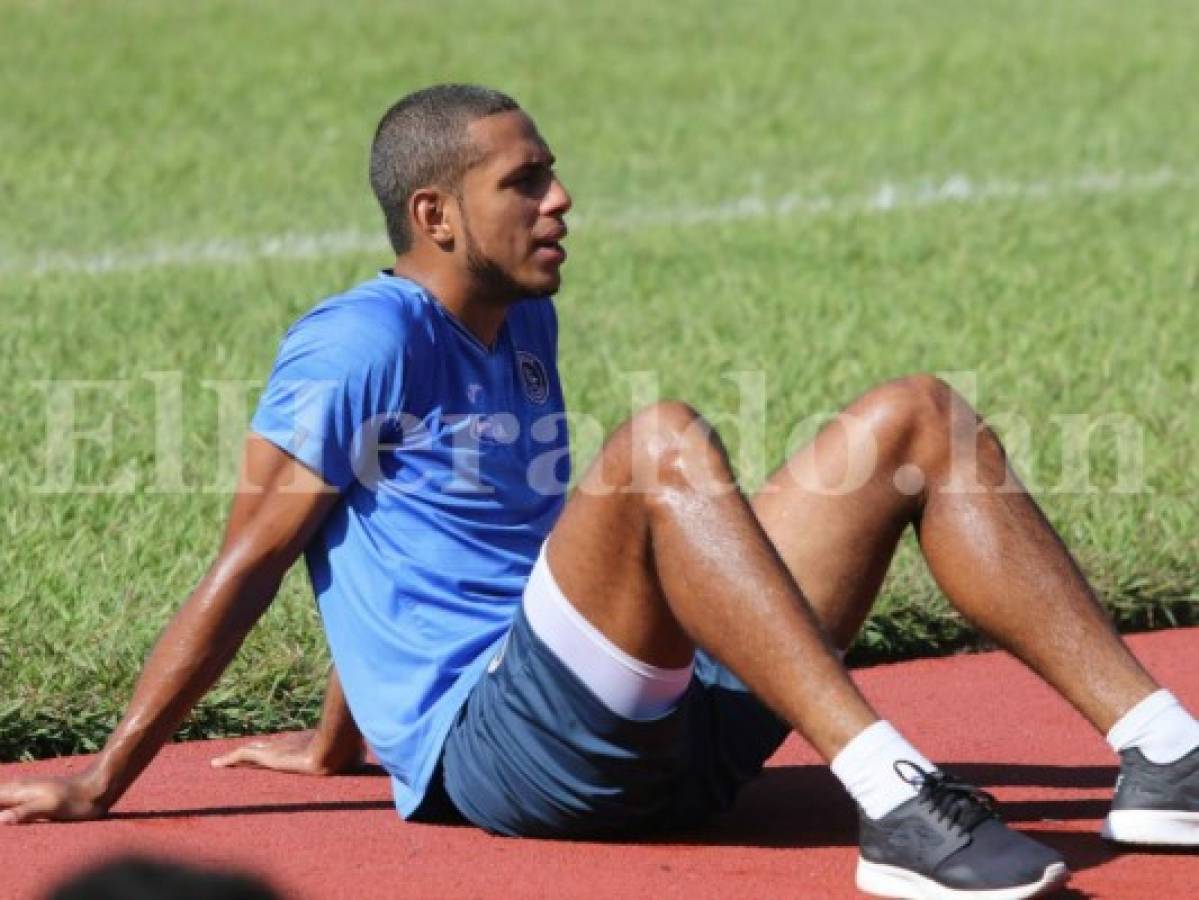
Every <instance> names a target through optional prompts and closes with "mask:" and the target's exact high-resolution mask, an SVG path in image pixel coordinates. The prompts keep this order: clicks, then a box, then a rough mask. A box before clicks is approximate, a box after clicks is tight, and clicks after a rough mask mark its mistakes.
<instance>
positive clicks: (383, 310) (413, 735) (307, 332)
mask: <svg viewBox="0 0 1199 900" xmlns="http://www.w3.org/2000/svg"><path fill="white" fill-rule="evenodd" d="M556 345H557V320H556V317H555V313H554V307H553V304H552V302H551V301H550V300H549V299H548V298H543V299H533V300H526V301H523V302H521V303H518V304H516V305H514V306H513V307H511V308H510V309H509V311H508V315H507V317H506V319H505V321H504V324H503V326H502V327H501V329H500V332H499V334H498V336H497V338H496V341H495V343H494V345H493V346H492V347H487V346H485V345H484V344H482V343H481V342H480V341H479V340H478V339H477V338H476V337H475V336H474V335H472V334H471V333H470V332H469V331H468V330H467V329H466V328H465V327H464V326H463V325H462V324H461V323H460V322H459V321H458V320H457V319H456V318H455V317H454V316H453V315H452V314H451V313H450V312H449V311H448V310H446V309H445V307H443V306H442V305H441V304H440V303H439V302H438V301H437V300H436V299H435V298H434V297H432V296H431V295H430V294H429V293H428V292H426V291H425V290H424V289H423V288H421V287H420V286H419V285H417V284H415V283H413V282H411V281H408V280H406V279H403V278H399V277H396V276H392V275H390V274H389V273H382V274H381V275H380V276H379V277H378V278H376V279H374V280H372V281H368V282H366V283H364V284H361V285H358V286H357V287H355V288H353V289H351V290H350V291H348V292H346V293H345V294H342V295H339V296H336V297H332V298H330V299H328V300H326V301H324V302H322V303H320V304H319V305H318V306H316V307H315V308H314V309H313V310H311V311H310V312H309V313H308V314H306V315H305V316H303V317H302V318H301V319H300V320H299V321H297V322H296V323H295V324H294V325H293V326H292V327H291V329H290V330H289V331H288V332H287V335H286V336H285V337H284V339H283V342H282V344H281V346H280V348H279V352H278V356H277V358H276V361H275V365H274V369H273V370H272V372H271V375H270V379H269V381H268V383H267V386H266V389H265V391H264V392H263V394H262V397H261V399H260V401H259V405H258V409H257V411H256V413H255V415H254V418H253V422H252V425H251V428H252V429H253V431H255V432H256V433H258V434H259V435H261V436H262V437H264V438H266V439H267V440H269V441H271V442H272V443H274V444H275V445H277V446H278V447H280V448H282V449H283V450H285V451H286V452H287V453H289V454H291V455H292V456H294V457H296V458H297V459H298V460H299V461H301V462H302V463H304V464H305V465H306V466H307V467H308V468H310V469H312V470H313V471H315V472H316V473H318V474H319V475H320V476H321V477H322V478H323V479H324V480H325V481H326V482H328V483H329V484H330V485H332V486H333V487H335V488H337V489H338V490H339V491H340V492H341V498H340V500H339V501H338V503H337V504H336V505H335V506H334V507H333V509H332V511H331V512H330V514H329V516H328V517H327V519H326V520H325V521H324V523H323V524H322V526H321V528H320V531H319V533H318V534H317V535H316V536H315V538H314V539H313V540H312V542H311V543H310V545H309V546H308V548H307V549H306V551H305V558H306V562H307V565H308V572H309V577H310V578H311V580H312V585H313V590H314V592H315V594H316V597H317V603H318V606H319V608H320V613H321V618H322V620H323V622H324V626H325V631H326V634H327V638H328V642H329V648H330V651H331V653H332V655H333V660H334V663H335V665H336V667H337V672H338V675H339V677H340V678H341V682H342V686H343V689H344V691H345V694H346V699H347V702H348V703H349V706H350V710H351V712H352V713H353V716H354V720H355V722H356V723H357V724H358V727H359V728H360V729H361V730H362V733H363V735H364V736H365V738H366V740H367V742H368V743H369V744H370V746H371V748H372V749H373V750H374V752H375V754H376V755H377V756H378V758H379V760H380V762H381V763H382V764H383V766H384V768H386V769H387V771H388V773H389V774H390V775H391V776H392V785H393V788H394V791H395V798H396V805H397V807H398V808H399V811H400V813H401V814H402V815H404V816H408V815H410V814H411V813H412V812H413V811H414V810H415V809H416V807H417V806H418V805H419V804H420V801H421V799H422V798H423V796H424V793H425V790H426V788H427V786H428V783H429V779H430V777H431V775H432V772H433V769H434V767H435V765H436V762H437V758H438V756H439V754H440V750H441V746H442V744H443V743H444V740H445V736H446V734H447V732H448V730H449V727H450V724H451V721H452V719H453V717H454V715H455V714H456V713H457V711H458V710H459V708H460V707H461V705H462V703H463V702H464V701H465V699H466V696H467V694H468V693H469V691H470V689H471V687H472V686H473V685H474V683H475V682H476V681H477V680H478V678H479V676H480V675H481V674H482V670H483V668H484V667H485V666H486V664H487V662H488V661H489V659H490V658H491V656H492V655H493V654H494V652H495V651H496V650H497V649H498V645H499V643H500V641H501V640H502V639H503V636H504V634H505V633H506V632H507V630H508V628H509V626H510V624H511V622H512V619H513V617H514V616H515V613H516V609H517V606H518V604H519V602H520V597H521V592H522V590H523V588H524V584H525V581H526V580H527V579H528V576H529V573H530V572H531V571H532V568H533V564H534V562H535V561H536V558H537V553H538V550H539V548H540V545H541V543H542V542H543V541H544V540H545V538H546V536H547V535H548V534H549V531H550V528H551V527H552V526H553V523H554V521H555V520H556V519H557V516H558V514H559V512H560V511H561V508H562V503H563V495H564V492H565V487H566V482H567V481H568V480H569V476H570V460H569V450H568V441H567V429H566V422H565V416H564V408H563V400H562V391H561V387H560V384H559V380H558V372H557V366H556V349H557V347H556Z"/></svg>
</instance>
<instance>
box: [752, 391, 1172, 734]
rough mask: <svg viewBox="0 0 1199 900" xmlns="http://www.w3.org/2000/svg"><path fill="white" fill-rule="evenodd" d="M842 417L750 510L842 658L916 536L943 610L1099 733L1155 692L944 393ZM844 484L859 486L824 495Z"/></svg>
mask: <svg viewBox="0 0 1199 900" xmlns="http://www.w3.org/2000/svg"><path fill="white" fill-rule="evenodd" d="M846 413H848V424H847V425H839V424H838V425H833V426H830V427H829V428H826V429H825V430H824V431H823V432H822V433H821V434H820V435H819V436H818V437H817V438H816V440H815V442H814V443H813V444H812V445H810V446H808V447H807V448H805V449H804V450H802V451H800V453H799V454H797V455H796V456H795V457H794V458H793V459H792V460H790V461H789V462H788V463H787V464H786V465H784V466H783V467H782V468H781V469H779V471H778V472H776V473H775V474H774V475H773V476H772V477H771V479H770V480H769V481H768V483H767V485H766V486H765V487H764V488H763V490H762V491H761V492H760V493H759V494H758V496H757V497H755V498H754V510H755V512H756V513H757V514H758V517H759V519H760V521H761V522H762V526H763V527H764V528H765V530H766V532H767V534H769V536H770V539H771V541H772V542H773V543H774V546H775V547H776V548H777V550H778V552H779V554H780V555H781V556H782V558H783V560H784V561H785V562H786V564H787V567H788V569H789V570H790V571H791V573H792V575H793V576H794V577H795V579H796V580H797V581H798V582H799V584H800V585H801V586H802V588H803V590H804V593H805V595H806V596H807V597H808V599H809V601H810V602H811V604H812V606H813V608H814V609H815V610H816V613H817V615H818V616H819V617H820V618H821V620H822V621H823V622H824V624H825V626H826V628H828V630H829V632H830V633H831V635H832V636H833V639H834V640H835V641H836V642H837V643H838V645H839V646H841V647H845V646H848V644H849V642H850V641H852V639H853V636H854V635H855V634H856V633H857V631H858V629H859V628H860V626H861V623H862V621H863V620H864V619H865V616H866V615H867V613H868V612H869V609H870V606H871V604H872V603H873V600H874V597H875V595H876V593H877V591H878V587H879V584H880V583H881V581H882V578H883V576H884V574H885V571H886V567H887V564H888V562H889V560H890V558H891V555H892V553H893V551H894V548H895V545H896V542H897V541H898V539H899V536H900V535H901V534H902V532H903V529H904V528H906V527H907V526H908V525H909V524H911V525H913V526H914V527H915V529H916V534H917V536H918V538H919V540H920V546H921V549H922V551H923V553H924V556H925V558H926V559H927V561H928V565H929V568H930V569H931V571H932V573H933V575H934V577H935V578H936V579H937V582H938V584H939V585H940V586H941V588H942V589H943V590H944V592H945V594H946V596H947V597H948V599H949V600H950V602H951V603H952V604H953V605H954V606H955V607H956V608H957V609H958V610H959V611H960V612H961V613H962V614H963V615H964V616H966V618H967V619H969V620H970V621H971V622H972V623H974V624H975V625H976V626H978V627H979V628H980V629H981V630H982V631H983V632H984V633H986V634H987V635H989V636H990V637H992V638H993V639H995V640H996V641H997V642H998V643H999V644H1000V645H1001V646H1003V647H1005V648H1006V649H1008V650H1010V651H1011V652H1013V653H1014V654H1015V655H1016V656H1018V657H1019V658H1020V659H1022V660H1023V661H1024V662H1026V663H1027V664H1028V665H1029V666H1030V667H1031V668H1032V669H1033V670H1034V671H1036V672H1037V673H1039V674H1040V675H1041V676H1042V677H1044V678H1045V679H1046V680H1047V681H1048V682H1049V683H1050V684H1052V685H1053V686H1054V687H1055V688H1057V690H1058V691H1059V692H1061V693H1062V694H1063V695H1064V696H1065V697H1066V699H1068V700H1069V701H1070V702H1071V703H1072V704H1073V705H1074V706H1075V707H1076V708H1077V709H1078V710H1079V711H1080V712H1082V714H1083V715H1084V716H1086V718H1087V719H1089V720H1090V721H1091V722H1092V723H1093V724H1094V725H1095V727H1096V728H1098V729H1099V730H1100V731H1101V732H1104V733H1106V732H1107V731H1108V730H1109V729H1110V728H1111V727H1112V725H1113V724H1114V723H1115V722H1116V720H1117V719H1118V718H1119V717H1120V716H1122V715H1123V714H1124V713H1125V712H1127V711H1128V710H1129V709H1131V708H1132V707H1133V706H1134V705H1135V704H1136V703H1138V702H1139V701H1140V700H1142V699H1144V698H1145V697H1147V696H1148V695H1149V694H1151V693H1152V692H1153V691H1155V690H1156V689H1157V685H1156V684H1155V683H1154V681H1153V679H1152V678H1150V676H1149V675H1148V674H1147V673H1146V672H1145V670H1144V669H1143V668H1142V667H1141V666H1140V664H1139V663H1138V662H1137V661H1136V659H1135V658H1134V657H1133V656H1132V654H1131V653H1130V652H1129V651H1128V649H1127V648H1126V647H1125V645H1124V643H1123V642H1122V641H1121V640H1120V638H1119V636H1118V635H1117V634H1116V632H1115V630H1114V629H1113V627H1112V625H1111V622H1110V620H1109V618H1108V616H1107V614H1106V613H1105V612H1104V611H1103V609H1102V607H1101V606H1100V605H1099V604H1098V602H1097V601H1096V599H1095V596H1094V594H1093V592H1092V591H1091V589H1090V587H1089V586H1088V584H1087V582H1086V580H1085V578H1084V577H1083V575H1082V573H1081V572H1080V570H1079V568H1078V566H1077V564H1076V563H1075V562H1074V560H1073V559H1072V558H1071V556H1070V554H1069V552H1068V551H1067V550H1066V548H1065V545H1064V544H1063V543H1062V541H1061V539H1060V538H1059V537H1058V536H1057V534H1056V533H1055V532H1054V531H1053V529H1052V527H1051V526H1050V525H1049V523H1048V522H1047V521H1046V519H1045V517H1044V515H1043V514H1042V513H1041V511H1040V509H1038V507H1037V505H1036V503H1035V502H1034V501H1033V499H1032V498H1031V497H1030V496H1029V495H1028V493H1027V492H1026V491H1025V490H1024V489H1023V487H1022V486H1021V485H1020V483H1019V481H1018V479H1017V478H1016V475H1015V474H1014V473H1013V472H1012V471H1011V469H1010V467H1009V466H1008V465H1007V461H1006V458H1005V454H1004V451H1003V448H1002V446H1001V445H1000V443H999V441H998V439H997V438H996V437H995V435H994V434H993V433H992V432H991V431H990V429H988V428H987V427H986V426H985V425H982V424H981V423H980V421H979V419H978V416H977V415H976V413H975V412H974V411H973V410H972V409H970V408H969V406H968V405H967V404H966V402H965V401H964V400H963V399H962V398H961V397H959V396H958V395H957V394H955V393H954V392H953V391H952V389H951V388H949V386H948V385H946V384H944V383H943V382H941V381H939V380H937V379H935V378H932V377H927V376H916V377H912V378H907V379H901V380H899V381H895V382H890V383H888V384H886V385H883V386H881V387H879V388H876V389H875V390H873V391H870V392H869V393H867V394H866V395H864V396H863V397H861V398H859V399H858V400H857V401H855V402H854V403H853V404H852V405H850V406H849V407H848V408H847V410H846ZM847 429H848V432H847ZM955 429H957V430H956V433H955ZM955 440H956V441H958V442H959V444H958V452H957V453H956V454H955V448H954V441H955ZM963 442H969V446H966V447H964V448H963V446H962V445H963ZM855 454H856V456H855ZM955 460H966V461H968V462H972V463H973V465H972V466H970V468H971V469H972V471H965V472H954V471H952V467H953V464H954V462H955ZM856 469H868V472H866V471H864V472H862V473H861V474H860V477H859V473H857V472H855V470H856ZM847 473H850V474H849V475H848V476H847ZM847 478H857V479H858V481H859V482H860V484H858V485H857V486H856V487H855V489H854V490H852V491H846V492H834V491H832V490H830V489H829V487H830V486H832V485H839V484H845V483H847Z"/></svg>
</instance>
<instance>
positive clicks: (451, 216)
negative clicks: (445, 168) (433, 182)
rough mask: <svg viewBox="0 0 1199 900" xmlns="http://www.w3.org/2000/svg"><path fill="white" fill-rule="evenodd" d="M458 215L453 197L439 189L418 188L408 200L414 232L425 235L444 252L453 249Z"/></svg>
mask: <svg viewBox="0 0 1199 900" xmlns="http://www.w3.org/2000/svg"><path fill="white" fill-rule="evenodd" d="M456 214H457V207H456V206H455V203H454V198H453V196H452V195H451V194H450V193H448V192H447V191H443V190H441V189H439V188H435V187H427V188H417V189H416V190H415V191H413V192H412V196H411V197H410V198H409V199H408V215H409V217H410V218H411V221H412V230H413V232H419V233H421V234H423V235H425V236H426V237H427V238H429V240H431V241H432V242H433V243H435V244H437V245H438V246H439V247H441V248H442V249H443V250H449V249H450V248H451V247H453V244H454V221H455V217H456Z"/></svg>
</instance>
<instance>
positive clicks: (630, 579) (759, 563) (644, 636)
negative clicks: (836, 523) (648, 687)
mask: <svg viewBox="0 0 1199 900" xmlns="http://www.w3.org/2000/svg"><path fill="white" fill-rule="evenodd" d="M548 558H549V565H550V569H551V570H552V572H553V573H554V576H555V577H556V579H557V581H558V584H559V585H560V586H561V588H562V591H563V593H564V594H565V595H566V596H567V597H569V598H570V601H571V603H572V604H573V605H574V606H575V608H576V609H577V610H578V612H579V613H580V614H581V615H582V616H583V617H584V618H585V619H586V620H587V621H588V622H590V623H591V624H592V625H593V626H594V627H595V628H597V629H598V630H599V631H600V632H601V633H603V634H604V635H605V636H606V637H607V638H608V639H610V640H611V641H612V642H613V643H614V644H615V645H616V646H617V647H619V648H620V649H621V650H623V651H624V652H626V653H628V654H630V655H631V656H633V657H635V658H637V659H639V660H642V661H643V662H646V663H649V664H651V665H655V666H661V667H667V668H673V667H679V666H683V665H686V664H687V663H688V661H689V660H690V659H691V657H692V655H693V653H694V647H695V645H696V644H698V645H700V646H703V647H704V648H706V649H707V650H708V651H709V652H711V653H712V654H713V655H715V656H716V657H717V658H718V659H720V660H721V661H722V662H724V663H725V664H727V665H728V666H729V668H730V669H732V670H733V671H734V672H736V673H737V675H738V676H739V677H740V678H741V679H742V681H744V682H745V683H746V684H747V685H749V687H750V688H751V689H752V690H753V691H754V692H755V694H757V695H758V696H759V697H760V698H761V699H762V700H763V701H764V702H765V703H766V704H767V705H768V706H770V707H771V708H772V709H774V710H775V711H776V712H777V713H778V714H779V715H780V716H782V717H783V718H784V719H786V720H787V721H788V722H789V723H791V725H792V726H793V727H795V728H796V729H797V730H799V731H800V732H801V733H803V734H804V736H805V737H807V738H808V740H809V741H811V743H812V744H813V745H814V746H815V748H816V749H817V750H818V751H819V752H820V753H821V754H822V755H823V756H824V757H825V758H826V759H832V758H833V757H834V756H836V754H837V753H838V752H839V751H840V750H841V749H842V748H843V747H844V746H845V744H846V743H848V742H849V740H850V739H851V738H853V737H855V736H856V735H857V734H858V733H860V732H861V731H862V730H864V729H865V728H866V727H867V726H869V725H871V724H872V723H873V722H875V721H877V718H878V717H877V716H876V715H875V714H874V712H873V710H872V709H871V708H870V706H869V705H868V704H867V702H866V701H865V699H863V698H862V696H861V694H860V693H859V692H858V690H857V688H856V687H855V686H854V685H853V683H852V681H850V679H849V677H848V675H847V674H846V673H845V671H844V669H843V668H842V667H841V664H840V661H839V660H838V659H837V657H836V655H835V654H834V653H833V651H832V648H831V647H830V645H829V643H828V640H827V638H826V637H825V635H824V633H823V630H822V629H821V627H820V625H819V623H818V622H817V620H816V618H815V616H814V615H813V614H812V612H811V610H810V609H809V607H808V605H807V603H806V601H805V600H804V597H803V594H802V592H801V591H800V589H799V587H798V586H797V585H796V583H795V581H794V579H793V578H792V577H791V575H790V573H789V572H788V571H787V569H786V567H785V566H784V565H783V563H782V561H781V560H780V559H779V556H778V554H777V553H776V552H775V550H774V548H773V547H772V546H771V544H770V542H769V540H768V539H767V537H766V534H765V533H764V532H763V530H762V528H761V525H760V524H759V523H758V520H757V518H756V516H755V515H754V514H753V511H752V509H751V508H750V507H749V504H748V503H747V502H746V501H745V499H744V498H743V497H742V495H741V494H740V492H739V491H738V490H737V488H736V485H735V484H734V482H733V478H732V474H731V472H730V470H729V467H728V463H727V460H726V458H725V455H724V452H723V449H722V448H721V447H720V445H719V443H718V442H717V441H716V440H715V438H714V436H713V435H712V434H711V433H710V431H709V430H708V429H707V427H706V426H705V425H704V423H703V421H702V420H701V419H700V418H699V417H698V416H697V415H696V414H695V413H694V412H693V411H692V410H691V409H689V408H687V407H685V406H682V405H680V404H669V403H668V404H660V405H658V406H655V407H651V408H650V409H649V410H646V411H645V412H643V413H641V414H639V415H638V416H637V417H635V418H634V419H633V420H631V421H630V422H629V423H627V424H626V425H625V426H623V427H622V428H620V429H619V430H618V431H617V432H616V433H615V434H614V435H613V436H612V438H611V439H610V440H609V441H608V443H607V444H606V445H605V446H604V448H603V450H602V451H601V453H600V456H599V458H598V459H597V460H596V462H595V463H594V464H593V465H592V467H591V469H590V470H589V471H588V472H587V473H586V474H585V475H584V477H583V479H582V480H581V481H580V483H579V485H578V488H577V490H576V491H575V493H574V494H573V495H572V497H571V498H570V501H569V502H568V503H567V506H566V509H565V511H564V512H563V514H562V517H561V518H560V519H559V521H558V524H557V525H556V526H555V528H554V530H553V532H552V533H551V535H550V538H549V542H548Z"/></svg>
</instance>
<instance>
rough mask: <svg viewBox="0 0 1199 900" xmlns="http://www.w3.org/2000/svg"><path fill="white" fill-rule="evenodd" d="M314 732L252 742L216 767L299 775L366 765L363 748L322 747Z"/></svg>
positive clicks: (218, 760) (218, 759) (353, 769)
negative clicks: (341, 749)
mask: <svg viewBox="0 0 1199 900" xmlns="http://www.w3.org/2000/svg"><path fill="white" fill-rule="evenodd" d="M317 738H318V735H317V733H315V732H312V731H301V732H298V733H295V734H285V735H281V736H279V737H274V738H270V739H269V740H260V741H252V742H250V743H249V744H245V745H244V746H241V747H238V748H237V749H236V750H232V751H230V752H229V753H226V754H224V755H223V756H218V757H216V758H215V759H214V760H213V761H212V765H213V766H214V767H216V768H219V769H223V768H228V767H231V766H247V767H250V768H258V769H271V770H273V771H275V772H290V773H293V774H295V775H344V774H348V773H350V772H356V771H358V770H359V769H361V768H362V766H363V764H364V762H365V755H364V753H363V751H362V749H361V748H358V749H356V750H355V751H354V752H350V753H347V752H345V751H341V752H331V751H330V750H328V749H325V748H322V747H321V746H320V742H319V741H318V740H317Z"/></svg>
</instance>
